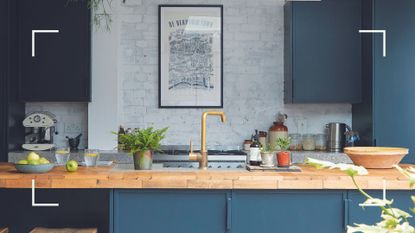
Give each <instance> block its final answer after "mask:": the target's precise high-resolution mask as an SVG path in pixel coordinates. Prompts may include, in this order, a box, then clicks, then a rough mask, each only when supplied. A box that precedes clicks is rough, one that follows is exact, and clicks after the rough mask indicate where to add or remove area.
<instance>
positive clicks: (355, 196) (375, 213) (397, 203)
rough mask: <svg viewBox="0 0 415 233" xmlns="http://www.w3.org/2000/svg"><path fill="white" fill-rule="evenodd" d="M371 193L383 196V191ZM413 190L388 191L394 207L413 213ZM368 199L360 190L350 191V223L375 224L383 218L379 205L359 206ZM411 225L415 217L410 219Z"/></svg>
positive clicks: (379, 196) (371, 193)
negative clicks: (411, 209)
mask: <svg viewBox="0 0 415 233" xmlns="http://www.w3.org/2000/svg"><path fill="white" fill-rule="evenodd" d="M369 194H370V195H372V196H373V197H376V198H382V192H381V191H373V192H369ZM411 195H413V191H389V192H387V199H389V200H390V199H393V207H396V208H400V209H401V210H403V211H406V212H408V213H410V214H411V211H410V210H409V208H412V207H413V203H412V201H411ZM365 200H366V198H364V197H363V196H362V195H361V194H360V193H359V192H357V191H349V193H348V206H349V208H348V210H349V211H348V213H349V215H348V224H349V225H353V224H369V225H371V224H375V223H377V222H379V221H380V220H381V217H380V213H381V211H380V209H379V207H365V208H364V209H363V208H362V207H361V206H359V204H360V203H363V202H364V201H365ZM409 221H410V223H411V225H414V224H415V220H414V219H413V218H410V219H409Z"/></svg>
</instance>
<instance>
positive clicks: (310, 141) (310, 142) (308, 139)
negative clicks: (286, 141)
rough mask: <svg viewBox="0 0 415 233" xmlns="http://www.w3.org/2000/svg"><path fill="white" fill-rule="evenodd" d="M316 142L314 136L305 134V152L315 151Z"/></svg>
mask: <svg viewBox="0 0 415 233" xmlns="http://www.w3.org/2000/svg"><path fill="white" fill-rule="evenodd" d="M315 149H316V141H315V138H314V135H313V134H304V136H303V150H309V151H311V150H315Z"/></svg>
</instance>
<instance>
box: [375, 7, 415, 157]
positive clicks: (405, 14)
mask: <svg viewBox="0 0 415 233" xmlns="http://www.w3.org/2000/svg"><path fill="white" fill-rule="evenodd" d="M373 7H374V8H373V9H374V11H373V12H374V28H376V29H381V30H386V38H387V40H386V57H383V56H382V43H383V40H382V36H381V35H380V34H379V35H375V36H374V46H373V60H374V63H373V71H374V76H373V77H374V79H373V80H374V81H373V82H374V94H373V95H374V100H373V106H374V136H375V139H376V143H377V145H378V146H403V147H408V148H410V151H411V153H410V155H408V156H406V157H405V158H404V160H403V161H404V162H411V163H414V162H415V157H414V147H415V124H414V119H415V105H414V100H415V27H414V25H415V14H414V12H415V1H413V0H399V1H388V0H376V1H374V6H373Z"/></svg>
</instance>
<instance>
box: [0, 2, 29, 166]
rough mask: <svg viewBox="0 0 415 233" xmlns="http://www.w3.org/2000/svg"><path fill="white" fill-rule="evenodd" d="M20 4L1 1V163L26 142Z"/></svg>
mask: <svg viewBox="0 0 415 233" xmlns="http://www.w3.org/2000/svg"><path fill="white" fill-rule="evenodd" d="M16 15H17V14H16V1H14V0H2V1H0V29H1V30H0V161H1V162H6V161H7V159H8V158H7V153H8V151H9V150H15V149H17V148H19V147H20V145H21V144H22V142H23V140H24V128H23V125H22V124H21V122H22V120H23V118H24V115H25V106H24V103H21V102H19V101H18V98H17V92H18V83H17V79H16V76H17V53H16V51H17V47H18V46H17V17H16Z"/></svg>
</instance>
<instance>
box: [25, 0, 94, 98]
mask: <svg viewBox="0 0 415 233" xmlns="http://www.w3.org/2000/svg"><path fill="white" fill-rule="evenodd" d="M18 1H19V6H18V10H19V13H18V14H19V32H20V33H19V37H20V39H19V42H20V45H19V54H20V58H19V60H20V62H19V63H20V64H19V72H20V73H19V96H20V99H21V100H22V101H26V102H28V101H89V100H90V79H91V74H90V59H91V51H90V49H91V46H90V38H91V36H90V17H91V16H90V11H89V9H88V6H87V1H86V0H79V1H68V0H37V1H33V0H18ZM32 30H59V33H36V34H35V49H34V52H35V57H32Z"/></svg>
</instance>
